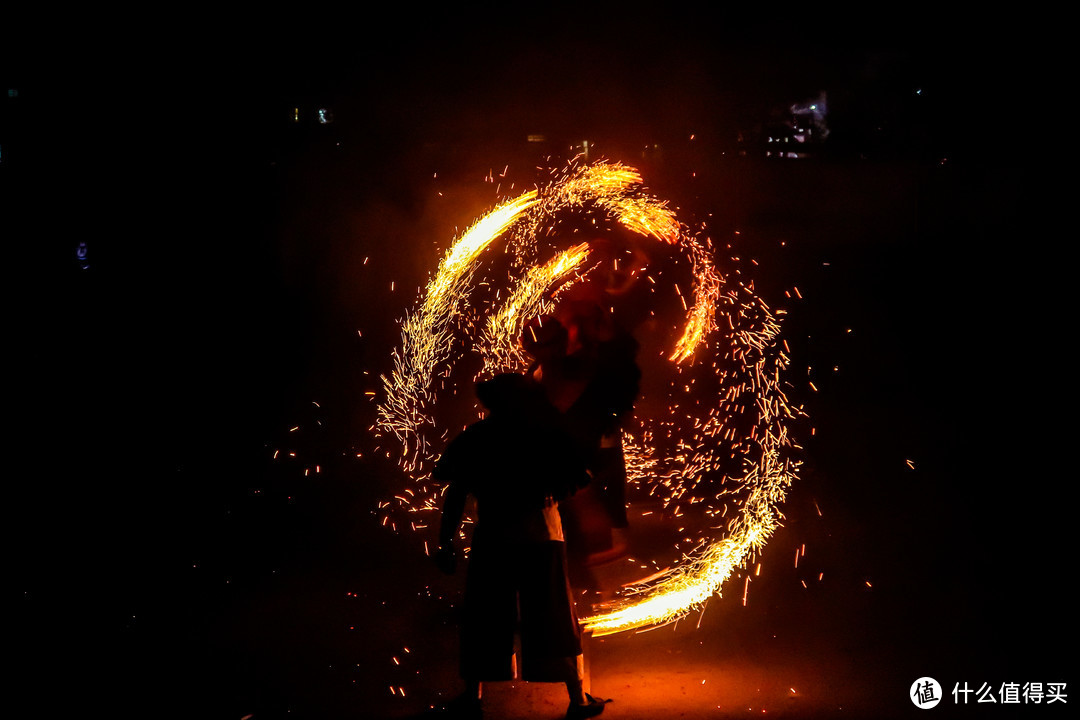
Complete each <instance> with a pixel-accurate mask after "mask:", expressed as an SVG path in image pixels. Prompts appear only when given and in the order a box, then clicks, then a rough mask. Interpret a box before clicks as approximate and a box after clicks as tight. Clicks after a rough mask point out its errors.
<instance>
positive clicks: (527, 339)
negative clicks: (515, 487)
mask: <svg viewBox="0 0 1080 720" xmlns="http://www.w3.org/2000/svg"><path fill="white" fill-rule="evenodd" d="M563 317H564V318H565V320H564V322H560V321H559V320H556V319H555V318H551V317H548V318H539V319H537V320H536V321H534V322H532V323H530V324H529V325H528V326H527V327H526V329H525V332H524V333H523V334H522V338H521V342H522V346H523V347H524V349H525V350H526V351H527V352H528V353H529V354H530V355H532V356H533V357H534V358H535V362H534V363H533V365H532V367H530V368H529V372H528V375H529V377H530V379H532V380H533V381H534V382H536V383H537V384H539V385H540V386H541V387H543V388H544V391H545V394H546V396H547V398H548V399H549V400H550V401H551V403H552V404H553V405H554V406H555V407H556V408H557V409H558V410H559V411H560V413H562V418H563V423H564V424H565V426H566V427H567V429H568V431H569V432H570V433H571V435H572V437H573V439H574V442H575V443H576V445H577V446H578V449H579V451H580V452H581V453H582V454H583V455H584V457H585V462H586V466H587V468H588V469H589V471H590V473H591V474H592V482H591V483H590V484H589V485H588V486H586V487H585V488H583V489H582V490H581V492H579V493H577V494H575V495H574V496H573V497H572V498H569V499H568V500H567V501H566V502H564V503H562V505H561V507H560V509H561V511H562V518H563V524H564V528H565V530H566V535H567V551H568V553H569V558H570V574H571V580H572V582H573V584H574V585H575V587H579V588H583V589H587V590H592V591H595V592H598V591H599V590H600V588H599V587H598V584H597V583H596V580H595V577H594V574H593V571H592V570H591V567H590V566H591V565H593V564H596V563H599V562H604V561H605V560H609V559H611V558H612V557H615V556H618V555H619V554H620V553H621V552H622V548H620V547H617V546H616V545H615V542H614V534H613V529H614V528H625V527H626V526H627V524H628V523H627V517H626V464H625V459H624V456H623V448H622V424H623V422H624V421H625V419H626V418H627V416H628V415H629V414H630V412H631V411H632V410H633V406H634V401H635V400H636V398H637V395H638V389H639V385H640V379H641V372H640V370H639V368H638V365H637V361H636V357H637V342H636V341H635V340H634V339H633V337H632V336H631V335H629V333H625V332H619V331H618V330H617V329H616V328H615V327H614V326H613V325H611V324H610V323H609V322H608V321H609V320H610V317H609V316H608V315H607V314H606V313H605V312H604V311H603V309H602V307H600V306H599V305H598V304H596V303H595V302H589V301H585V302H578V303H575V304H573V305H571V306H569V307H568V309H567V310H565V311H564V314H563Z"/></svg>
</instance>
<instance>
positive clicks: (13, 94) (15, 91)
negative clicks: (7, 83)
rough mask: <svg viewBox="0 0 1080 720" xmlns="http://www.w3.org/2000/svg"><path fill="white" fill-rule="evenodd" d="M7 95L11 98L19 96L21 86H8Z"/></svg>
mask: <svg viewBox="0 0 1080 720" xmlns="http://www.w3.org/2000/svg"><path fill="white" fill-rule="evenodd" d="M7 96H8V97H9V98H13V97H19V88H8V91H7Z"/></svg>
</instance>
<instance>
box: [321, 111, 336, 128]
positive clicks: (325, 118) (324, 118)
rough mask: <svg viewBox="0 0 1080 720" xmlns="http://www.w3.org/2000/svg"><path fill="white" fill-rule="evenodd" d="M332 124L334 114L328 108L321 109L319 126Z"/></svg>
mask: <svg viewBox="0 0 1080 720" xmlns="http://www.w3.org/2000/svg"><path fill="white" fill-rule="evenodd" d="M332 122H334V113H332V112H330V111H329V110H327V109H326V108H319V124H320V125H326V124H328V123H332Z"/></svg>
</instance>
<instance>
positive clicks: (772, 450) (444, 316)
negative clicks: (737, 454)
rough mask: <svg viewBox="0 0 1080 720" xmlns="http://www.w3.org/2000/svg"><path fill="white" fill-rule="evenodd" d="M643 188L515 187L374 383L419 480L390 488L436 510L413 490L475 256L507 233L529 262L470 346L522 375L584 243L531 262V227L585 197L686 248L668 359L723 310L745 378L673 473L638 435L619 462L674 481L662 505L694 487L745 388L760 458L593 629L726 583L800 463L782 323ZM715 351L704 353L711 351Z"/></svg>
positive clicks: (462, 247)
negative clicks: (791, 431)
mask: <svg viewBox="0 0 1080 720" xmlns="http://www.w3.org/2000/svg"><path fill="white" fill-rule="evenodd" d="M640 184H641V176H640V174H639V173H638V172H637V171H636V170H634V169H633V168H628V167H626V166H623V165H620V164H617V163H616V164H609V163H595V164H592V165H585V166H581V167H577V168H572V169H571V170H569V171H567V172H566V174H564V175H563V176H562V177H560V178H558V179H557V180H556V181H555V182H553V183H552V184H551V185H550V186H549V187H547V188H545V190H544V191H543V192H538V191H530V192H528V193H525V194H523V195H521V196H519V197H518V198H516V199H514V200H511V201H509V202H506V203H504V204H502V205H499V206H497V207H496V208H495V209H494V210H492V211H491V212H489V213H488V214H487V215H485V216H484V217H483V218H481V219H480V220H479V221H477V222H476V223H475V224H474V225H473V226H472V227H471V228H470V229H469V230H468V231H467V232H466V233H464V234H463V235H462V236H461V237H460V238H459V239H458V240H457V241H456V242H455V243H454V244H453V245H452V247H451V248H450V250H448V251H447V253H446V255H445V256H444V258H443V260H442V262H441V263H440V265H439V268H438V271H437V272H436V274H435V276H434V278H433V279H432V281H431V283H430V284H429V285H428V287H427V290H426V295H425V297H424V298H423V301H422V302H421V304H420V306H419V309H418V311H417V312H416V313H414V314H412V315H408V316H407V317H406V318H405V319H404V320H403V322H402V345H401V350H400V352H398V351H395V353H394V369H393V372H392V373H391V375H390V377H383V382H384V388H385V391H386V397H385V400H384V401H383V402H382V404H381V405H380V408H379V420H378V425H379V428H380V430H381V431H383V432H390V433H392V434H393V435H395V436H396V437H397V438H398V440H399V441H400V442H401V444H402V450H403V451H402V455H401V464H402V466H403V468H404V469H405V470H406V471H407V472H408V473H410V474H411V475H412V476H413V478H414V480H416V481H417V482H418V483H419V485H418V487H417V489H416V492H411V491H407V494H408V496H409V497H408V498H406V497H405V496H404V495H399V496H397V497H398V499H399V500H401V501H402V502H404V503H407V504H408V507H409V509H411V510H417V511H419V510H434V509H437V503H436V496H437V493H438V489H437V488H433V487H431V486H430V485H425V484H423V483H424V482H426V480H427V479H428V474H427V473H426V472H425V466H426V465H427V464H428V462H429V461H430V460H431V459H432V458H431V456H430V455H431V454H430V449H429V448H428V447H427V445H426V443H425V441H424V434H423V428H424V426H425V425H431V426H433V425H434V418H433V416H432V415H431V406H432V405H433V402H434V398H433V389H432V382H433V379H434V377H435V376H436V374H437V373H438V372H439V371H440V369H442V368H444V367H446V372H445V373H443V374H448V372H449V366H452V364H453V361H454V358H453V352H452V334H453V331H454V330H455V329H456V328H457V327H458V325H457V324H456V321H457V319H458V318H459V316H460V308H461V305H462V304H463V303H465V302H466V301H467V299H468V296H469V293H470V291H471V285H472V278H473V273H474V271H475V270H476V268H477V266H478V264H479V259H480V257H481V255H482V254H483V252H484V250H485V249H487V248H488V247H490V246H491V244H492V243H493V242H494V241H495V240H496V239H498V238H499V237H501V236H503V235H504V234H507V235H509V236H510V241H509V247H510V249H512V250H513V251H514V252H515V253H516V256H517V257H518V258H519V260H520V263H521V264H522V265H523V266H526V269H525V272H524V274H523V276H522V277H521V278H520V279H519V280H518V281H517V286H516V288H515V289H514V290H513V291H512V292H511V293H510V295H509V297H508V299H507V300H506V301H505V302H504V304H503V305H502V306H501V307H500V308H499V309H497V310H495V311H494V312H492V313H491V314H490V315H489V317H488V320H487V323H486V325H485V327H484V328H483V330H482V331H481V332H480V334H479V337H478V338H476V340H475V346H476V349H477V350H479V352H480V354H481V355H482V356H483V358H484V368H485V372H488V373H492V374H494V373H495V372H499V371H501V370H513V369H520V366H521V365H522V364H523V363H524V358H523V357H522V356H521V355H520V351H519V350H518V349H517V346H516V345H517V338H518V335H519V334H520V332H521V329H522V327H523V326H524V323H525V321H526V320H528V319H529V318H531V317H535V316H536V315H539V314H542V313H543V312H545V311H546V310H545V308H548V307H549V303H550V302H551V301H550V300H548V299H547V298H548V295H549V294H550V293H551V292H552V290H553V288H558V287H559V286H561V284H563V283H564V282H566V281H567V279H568V278H569V277H570V276H572V275H573V274H574V273H575V272H576V271H579V270H580V268H581V266H582V265H583V263H584V261H585V259H586V257H587V256H588V247H587V245H579V246H577V247H574V248H570V249H569V250H566V251H563V252H561V253H559V254H558V255H557V256H556V257H555V258H553V259H552V260H550V261H548V262H547V263H544V264H535V262H534V261H533V260H532V259H531V258H532V255H534V254H535V247H536V244H537V235H538V233H539V232H540V231H541V230H542V229H543V228H544V227H545V221H546V220H547V219H548V218H550V217H551V216H553V215H554V213H556V212H559V211H562V210H565V209H572V210H573V209H578V210H580V209H582V208H584V207H586V206H587V205H589V204H592V205H595V206H596V207H599V208H601V209H603V210H604V211H605V212H607V213H608V214H609V216H610V217H612V218H613V219H614V220H615V221H616V222H618V223H620V224H622V225H623V226H624V227H626V228H628V229H630V230H632V231H633V232H635V233H637V234H638V235H641V236H643V237H648V238H652V239H654V240H656V241H658V242H662V243H665V244H668V245H671V246H675V247H677V248H679V249H680V250H682V251H683V252H684V253H685V254H686V255H688V256H689V258H690V261H691V264H692V272H693V278H694V282H693V288H692V303H691V304H690V305H689V306H688V307H687V314H686V320H685V323H684V327H683V331H682V333H681V335H680V337H679V339H678V340H677V341H676V343H675V346H674V348H673V349H672V350H671V352H670V354H669V355H668V359H669V360H670V361H671V362H673V363H675V364H676V365H684V364H689V363H691V361H692V360H693V359H694V357H695V354H696V353H698V352H699V351H700V350H701V348H703V347H705V346H707V343H708V338H709V337H710V336H712V335H714V334H715V331H716V330H717V325H716V313H717V311H718V310H719V309H723V310H724V312H725V315H726V319H727V321H728V324H729V325H730V328H731V330H732V333H731V334H730V336H729V337H728V338H727V341H726V342H727V343H728V345H727V346H725V348H724V353H725V358H726V359H727V360H729V361H732V362H737V363H740V364H741V365H740V367H743V368H745V370H746V373H745V374H746V375H747V379H746V381H745V383H744V386H741V387H735V386H733V385H732V386H728V388H727V391H726V392H725V393H724V395H723V396H722V397H719V398H717V400H718V405H717V406H716V407H714V408H712V409H711V410H710V411H709V414H708V416H707V417H706V418H704V420H702V419H700V418H699V421H697V422H695V424H694V428H695V429H694V433H695V434H694V436H693V438H692V439H690V440H687V441H683V440H680V441H679V447H680V448H681V449H680V450H679V451H678V452H677V454H676V455H677V457H676V458H673V459H675V460H677V461H678V463H679V467H676V468H673V469H670V470H667V471H664V470H662V469H661V465H663V464H664V463H663V462H662V460H661V459H660V458H658V457H656V455H655V453H652V452H651V450H650V448H649V447H648V443H647V442H646V440H645V438H634V439H632V440H631V442H629V443H628V450H629V452H628V470H629V471H630V472H631V473H634V474H635V475H636V476H637V477H639V478H640V477H644V476H645V475H646V474H651V475H652V476H653V477H654V478H657V479H658V480H659V481H662V482H670V483H672V484H673V485H674V487H671V488H670V491H671V492H670V496H669V498H668V499H667V500H666V501H665V502H678V501H679V500H680V499H681V498H683V497H684V496H685V495H686V494H687V491H688V489H692V488H693V487H695V486H696V485H697V484H698V482H699V481H700V477H701V475H702V474H703V473H705V472H708V471H709V470H710V468H712V467H715V466H716V465H717V462H718V459H717V458H716V457H715V454H716V453H715V447H714V446H716V445H717V443H718V442H719V440H720V439H724V440H728V441H730V440H732V439H733V438H734V433H735V432H736V428H735V426H734V424H731V423H728V422H727V421H726V418H725V417H724V415H723V412H722V408H724V407H728V406H730V404H731V403H732V402H734V400H735V399H736V398H737V396H739V395H740V394H741V393H742V392H743V391H749V392H752V393H753V394H754V396H755V403H754V405H753V407H754V411H755V412H756V421H755V424H754V425H753V428H752V430H751V434H752V435H753V438H752V439H747V441H746V443H747V444H754V445H755V446H756V447H758V448H759V450H760V453H759V459H757V460H755V461H748V463H747V467H745V468H744V472H743V476H742V477H741V478H739V479H738V481H737V483H736V484H737V485H738V486H739V487H740V488H743V489H744V490H745V491H746V492H747V497H746V500H745V501H744V502H743V504H742V510H741V513H740V514H738V515H737V516H736V517H735V518H734V520H732V521H731V522H730V523H729V525H728V527H727V532H726V534H725V535H724V537H723V538H721V539H720V540H718V541H715V542H712V543H710V544H708V545H707V546H706V547H705V549H704V550H703V551H702V552H700V553H698V554H697V555H696V556H694V557H690V558H686V560H685V562H684V563H683V564H682V565H680V566H678V567H676V568H675V569H673V570H671V571H669V572H666V573H662V574H660V575H659V576H657V577H654V578H650V579H649V581H648V582H644V581H643V582H642V583H641V584H640V586H638V587H634V588H632V589H631V591H630V592H629V593H628V594H627V595H625V596H624V597H622V598H620V599H618V600H617V601H615V602H614V603H612V604H611V605H610V606H608V607H606V608H605V609H604V610H603V611H602V612H601V613H599V614H598V615H595V616H593V617H587V618H584V619H583V620H582V624H583V626H584V627H585V628H586V629H587V630H590V631H592V632H593V633H594V634H595V635H605V634H610V633H616V632H623V631H626V630H631V629H634V628H641V627H647V626H657V625H663V624H665V623H668V622H671V621H673V620H676V619H678V618H680V617H682V616H684V615H686V614H687V613H688V612H690V611H692V610H693V609H694V608H696V607H699V606H701V605H702V604H703V603H704V602H705V601H706V600H707V599H708V598H709V597H711V596H712V595H713V594H715V593H717V592H719V590H720V588H721V587H722V585H723V583H724V582H725V581H726V580H727V578H729V577H730V575H731V574H732V573H733V572H734V571H735V570H736V569H737V568H738V567H740V566H742V565H743V564H744V563H745V562H746V560H747V558H748V557H749V556H750V555H751V554H752V553H754V552H756V551H757V550H759V549H760V548H761V547H763V546H764V544H765V542H766V540H767V539H768V537H769V536H770V535H771V534H772V532H773V530H774V529H775V527H776V526H777V525H778V523H779V520H780V517H781V516H780V513H779V511H778V510H777V507H778V505H779V504H780V503H782V502H783V500H784V497H785V493H786V489H787V487H788V486H789V485H790V483H791V481H792V479H793V478H794V476H795V473H796V469H797V463H794V462H792V461H790V460H787V459H784V458H782V457H781V452H780V450H781V449H782V448H784V447H786V446H788V445H789V444H790V441H789V440H788V438H787V430H786V423H787V421H788V420H789V419H790V418H791V417H792V416H793V415H794V414H795V413H796V411H795V410H794V409H792V408H791V407H790V406H788V404H787V402H786V399H785V398H784V396H783V393H782V392H781V391H780V389H779V382H780V381H779V375H780V373H781V371H782V370H783V369H784V368H785V367H786V357H785V356H784V355H783V354H782V353H779V352H778V351H776V352H775V353H773V354H770V351H771V349H772V348H773V346H774V341H775V338H776V336H777V333H778V330H779V324H778V322H777V321H776V319H775V316H773V314H772V313H771V312H770V311H769V310H768V308H767V307H766V306H765V305H764V303H762V302H760V300H757V299H756V298H755V297H754V296H753V294H752V292H750V291H749V290H748V289H747V288H745V287H741V286H740V288H737V289H733V290H727V289H726V287H725V281H724V279H723V277H722V276H721V275H720V274H719V273H718V272H717V270H716V267H715V265H714V263H713V260H712V255H711V249H710V248H708V247H707V244H702V243H701V242H700V241H699V239H698V238H697V237H696V236H695V235H693V234H690V233H688V232H686V230H685V228H684V226H682V225H681V224H680V223H679V221H678V220H677V219H676V217H675V213H674V212H673V211H672V210H670V208H668V207H667V204H666V203H663V202H659V201H657V200H656V199H655V198H651V197H649V196H645V195H642V194H641V193H638V192H636V191H635V188H637V187H638V186H640ZM740 290H742V291H744V292H746V293H749V294H750V297H751V298H752V299H754V300H757V302H756V304H754V303H750V304H749V305H748V304H746V303H745V301H744V300H743V299H742V296H741V295H740V292H739V291H740ZM720 350H721V349H720V348H719V347H717V348H714V354H719V352H720ZM715 366H716V363H714V367H715ZM716 372H717V373H718V376H720V377H721V379H726V378H727V377H728V376H727V374H726V373H727V371H721V370H717V371H716ZM751 440H752V442H751ZM668 465H670V463H668ZM665 472H666V474H664V473H665ZM691 501H693V500H691Z"/></svg>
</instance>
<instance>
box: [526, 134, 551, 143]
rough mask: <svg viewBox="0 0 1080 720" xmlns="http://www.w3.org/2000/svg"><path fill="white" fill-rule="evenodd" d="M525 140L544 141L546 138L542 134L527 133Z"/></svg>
mask: <svg viewBox="0 0 1080 720" xmlns="http://www.w3.org/2000/svg"><path fill="white" fill-rule="evenodd" d="M526 140H528V141H529V142H544V141H546V140H547V138H546V137H544V136H543V135H529V136H528V137H527V138H526Z"/></svg>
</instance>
